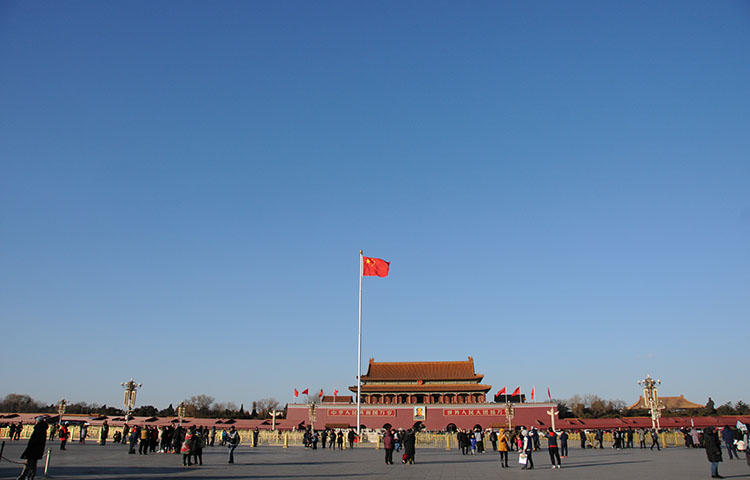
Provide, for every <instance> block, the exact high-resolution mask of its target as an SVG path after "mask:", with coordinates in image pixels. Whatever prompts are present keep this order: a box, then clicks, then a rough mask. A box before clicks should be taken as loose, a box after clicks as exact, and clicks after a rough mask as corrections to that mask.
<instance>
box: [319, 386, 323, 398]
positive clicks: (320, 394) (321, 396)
mask: <svg viewBox="0 0 750 480" xmlns="http://www.w3.org/2000/svg"><path fill="white" fill-rule="evenodd" d="M318 398H323V389H322V388H321V389H320V393H319V394H318Z"/></svg>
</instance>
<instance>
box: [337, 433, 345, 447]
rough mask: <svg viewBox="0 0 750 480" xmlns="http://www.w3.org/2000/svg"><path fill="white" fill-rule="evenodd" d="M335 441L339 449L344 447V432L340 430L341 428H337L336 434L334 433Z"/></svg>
mask: <svg viewBox="0 0 750 480" xmlns="http://www.w3.org/2000/svg"><path fill="white" fill-rule="evenodd" d="M336 443H337V444H338V446H339V450H343V449H344V432H342V431H341V430H339V433H338V435H336Z"/></svg>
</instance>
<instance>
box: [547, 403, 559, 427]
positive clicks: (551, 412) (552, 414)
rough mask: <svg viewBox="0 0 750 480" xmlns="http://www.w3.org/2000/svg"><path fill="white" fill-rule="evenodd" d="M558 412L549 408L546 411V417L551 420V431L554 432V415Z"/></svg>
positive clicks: (553, 408)
mask: <svg viewBox="0 0 750 480" xmlns="http://www.w3.org/2000/svg"><path fill="white" fill-rule="evenodd" d="M557 414H558V412H557V410H555V407H552V408H550V409H549V410H547V415H549V418H550V419H551V420H552V430H555V415H557Z"/></svg>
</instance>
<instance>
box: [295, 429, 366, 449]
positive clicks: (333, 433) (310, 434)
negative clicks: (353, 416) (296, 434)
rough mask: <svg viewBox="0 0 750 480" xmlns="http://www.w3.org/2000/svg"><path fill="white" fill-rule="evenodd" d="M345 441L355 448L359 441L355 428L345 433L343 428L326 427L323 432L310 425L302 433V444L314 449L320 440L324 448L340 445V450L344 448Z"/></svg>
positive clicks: (334, 447)
mask: <svg viewBox="0 0 750 480" xmlns="http://www.w3.org/2000/svg"><path fill="white" fill-rule="evenodd" d="M344 441H346V442H347V443H348V444H349V448H354V444H355V442H356V441H357V434H356V433H354V430H352V429H351V428H350V429H349V430H348V431H347V432H346V435H344V430H343V429H334V428H326V429H324V430H323V431H322V432H318V431H317V430H314V429H312V428H311V427H310V426H308V427H307V428H306V429H305V431H304V433H303V434H302V445H303V446H304V447H306V448H311V449H313V450H317V449H318V442H320V446H321V448H324V449H325V448H328V449H333V450H335V449H336V447H337V446H338V447H339V450H343V448H344Z"/></svg>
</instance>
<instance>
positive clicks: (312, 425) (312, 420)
mask: <svg viewBox="0 0 750 480" xmlns="http://www.w3.org/2000/svg"><path fill="white" fill-rule="evenodd" d="M307 408H308V413H309V414H310V430H312V431H313V432H314V431H315V416H316V412H315V404H314V403H310V405H309V406H308V407H307Z"/></svg>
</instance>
